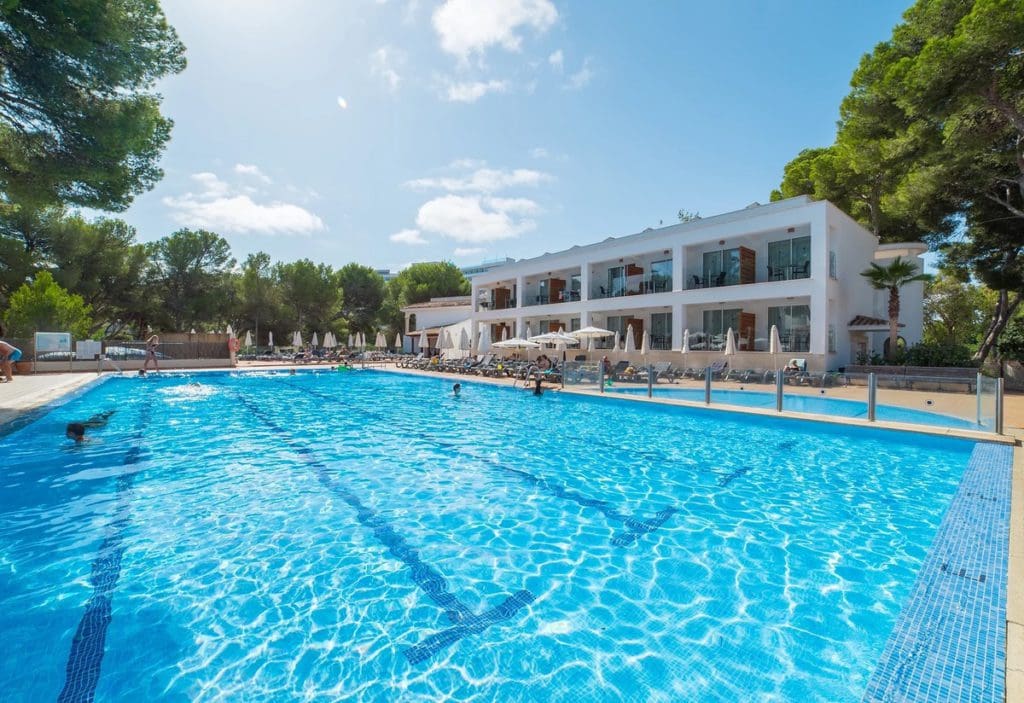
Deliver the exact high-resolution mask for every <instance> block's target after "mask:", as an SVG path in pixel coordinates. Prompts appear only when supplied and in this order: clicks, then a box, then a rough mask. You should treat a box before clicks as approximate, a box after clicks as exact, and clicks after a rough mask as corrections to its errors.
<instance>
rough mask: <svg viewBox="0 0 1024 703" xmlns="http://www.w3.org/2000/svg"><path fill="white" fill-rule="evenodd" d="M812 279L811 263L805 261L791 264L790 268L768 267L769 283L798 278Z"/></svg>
mask: <svg viewBox="0 0 1024 703" xmlns="http://www.w3.org/2000/svg"><path fill="white" fill-rule="evenodd" d="M810 277H811V261H810V259H808V260H807V261H803V262H801V263H798V264H791V265H788V266H769V267H768V280H769V281H792V280H795V279H797V278H810Z"/></svg>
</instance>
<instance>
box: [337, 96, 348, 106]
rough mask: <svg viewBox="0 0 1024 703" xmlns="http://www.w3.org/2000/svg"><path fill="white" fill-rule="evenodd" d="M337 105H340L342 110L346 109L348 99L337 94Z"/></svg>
mask: <svg viewBox="0 0 1024 703" xmlns="http://www.w3.org/2000/svg"><path fill="white" fill-rule="evenodd" d="M338 107H340V108H341V109H342V110H347V109H348V100H346V99H345V98H343V97H341V96H340V95H339V96H338Z"/></svg>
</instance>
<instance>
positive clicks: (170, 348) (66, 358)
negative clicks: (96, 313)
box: [11, 339, 230, 363]
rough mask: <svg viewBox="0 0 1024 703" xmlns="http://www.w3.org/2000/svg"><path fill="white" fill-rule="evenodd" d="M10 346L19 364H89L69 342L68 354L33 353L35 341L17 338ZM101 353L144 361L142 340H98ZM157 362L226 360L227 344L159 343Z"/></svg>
mask: <svg viewBox="0 0 1024 703" xmlns="http://www.w3.org/2000/svg"><path fill="white" fill-rule="evenodd" d="M11 344H13V345H14V346H16V347H18V348H19V349H21V351H22V361H41V362H49V361H62V362H71V361H83V360H85V361H90V360H91V359H79V358H78V357H76V355H75V343H74V341H72V345H71V351H58V352H39V354H38V355H37V354H36V353H35V345H34V340H32V339H16V340H11ZM100 349H101V352H100V353H101V354H102V355H103V356H106V357H107V358H108V359H111V360H113V361H120V362H123V361H144V360H145V358H146V342H145V341H144V340H121V339H105V340H100ZM156 356H157V361H158V363H159V361H160V360H162V359H227V358H229V356H230V355H229V352H228V346H227V342H226V340H225V341H222V342H220V341H219V342H205V341H204V342H198V341H196V342H160V343H159V344H158V345H157V348H156Z"/></svg>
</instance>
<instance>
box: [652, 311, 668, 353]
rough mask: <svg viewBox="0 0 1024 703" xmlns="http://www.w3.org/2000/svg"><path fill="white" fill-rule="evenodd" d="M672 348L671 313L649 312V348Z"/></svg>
mask: <svg viewBox="0 0 1024 703" xmlns="http://www.w3.org/2000/svg"><path fill="white" fill-rule="evenodd" d="M671 348H672V313H670V312H655V313H651V349H671Z"/></svg>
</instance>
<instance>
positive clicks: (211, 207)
mask: <svg viewBox="0 0 1024 703" xmlns="http://www.w3.org/2000/svg"><path fill="white" fill-rule="evenodd" d="M255 168H256V167H255V166H252V167H249V166H246V165H245V164H238V165H236V166H235V169H234V170H235V172H236V173H238V174H240V175H254V173H253V171H252V170H251V169H255ZM256 171H257V172H258V171H259V169H256ZM261 175H262V174H261ZM264 177H265V176H264ZM192 180H194V181H196V182H197V183H199V184H200V186H202V189H201V190H200V192H198V193H192V192H189V193H185V194H184V195H181V196H178V197H173V196H168V197H165V198H164V199H163V203H164V205H166V206H167V207H168V208H170V209H171V211H172V212H171V217H172V219H174V221H175V222H177V223H179V224H182V225H185V226H188V227H203V228H206V229H210V230H214V231H217V232H254V233H258V234H302V235H308V234H310V233H312V232H318V231H320V230H323V229H326V227H325V225H324V222H323V220H321V219H320V218H319V217H318V216H317V215H315V214H314V213H312V212H310V211H309V210H306V209H305V208H302V207H299V206H298V205H293V204H291V203H285V202H280V201H271V202H269V203H258V202H256V201H254V200H253V199H252V197H250V195H251V191H252V189H251V187H241V188H234V187H232V186H231V184H229V183H227V182H226V181H223V180H221V179H220V178H218V177H217V175H216V174H213V173H209V172H203V173H196V174H193V175H192ZM268 181H269V179H268Z"/></svg>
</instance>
